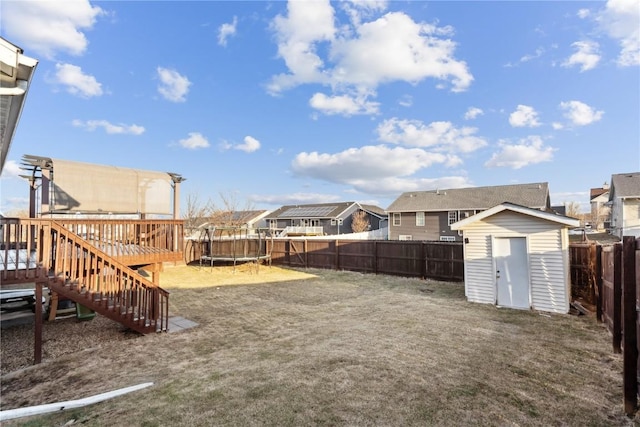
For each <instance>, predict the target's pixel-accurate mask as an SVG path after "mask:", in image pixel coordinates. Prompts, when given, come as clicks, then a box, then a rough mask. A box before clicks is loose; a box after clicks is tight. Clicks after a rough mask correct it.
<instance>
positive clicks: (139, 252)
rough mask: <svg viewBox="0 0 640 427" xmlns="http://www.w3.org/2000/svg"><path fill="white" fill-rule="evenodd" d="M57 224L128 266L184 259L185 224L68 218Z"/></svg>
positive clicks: (169, 221)
mask: <svg viewBox="0 0 640 427" xmlns="http://www.w3.org/2000/svg"><path fill="white" fill-rule="evenodd" d="M55 221H56V222H58V223H60V224H62V225H63V226H64V227H65V228H67V229H68V230H70V231H71V232H73V233H75V234H77V235H79V236H80V237H82V238H83V239H85V240H86V241H87V242H89V243H90V244H92V245H94V246H96V247H98V248H100V249H102V250H103V251H104V252H106V253H107V254H109V255H111V256H112V257H114V258H118V259H119V260H121V261H122V262H124V263H125V264H127V265H142V264H151V263H155V262H167V261H181V260H182V259H183V246H184V221H182V220H170V219H168V220H163V219H153V220H144V219H143V220H110V219H102V220H101V219H66V218H64V219H55Z"/></svg>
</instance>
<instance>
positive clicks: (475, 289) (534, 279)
mask: <svg viewBox="0 0 640 427" xmlns="http://www.w3.org/2000/svg"><path fill="white" fill-rule="evenodd" d="M563 232H566V230H564V229H563V227H562V226H559V225H558V224H554V223H552V222H549V221H544V220H541V219H537V218H533V217H530V216H527V215H522V214H518V213H515V212H508V211H505V212H500V213H498V214H496V215H493V216H491V217H488V218H486V219H485V220H483V221H479V222H477V223H474V224H471V225H469V227H468V228H467V229H465V230H464V236H465V238H468V239H469V243H467V244H465V290H466V294H467V298H468V299H469V301H474V302H486V303H495V301H496V297H495V292H496V283H495V272H494V266H493V256H492V253H491V236H493V237H526V238H527V246H528V256H529V270H530V285H531V306H532V308H534V309H536V310H541V311H548V312H555V313H567V312H568V311H569V300H568V297H569V295H568V285H567V283H568V282H567V273H566V272H567V269H568V265H567V257H566V255H565V253H564V252H565V251H566V248H565V247H564V246H565V245H564V244H563V239H562V233H563Z"/></svg>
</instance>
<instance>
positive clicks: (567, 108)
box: [560, 101, 604, 126]
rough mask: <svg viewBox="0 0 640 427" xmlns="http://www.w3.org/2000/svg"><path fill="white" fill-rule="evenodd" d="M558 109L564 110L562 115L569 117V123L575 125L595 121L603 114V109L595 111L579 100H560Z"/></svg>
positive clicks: (584, 124) (583, 124)
mask: <svg viewBox="0 0 640 427" xmlns="http://www.w3.org/2000/svg"><path fill="white" fill-rule="evenodd" d="M560 109H561V110H563V111H564V112H565V113H564V117H566V118H567V119H569V120H570V121H571V124H573V125H575V126H586V125H589V124H591V123H594V122H597V121H598V120H600V119H601V118H602V116H603V115H604V111H596V110H594V109H593V108H592V107H590V106H589V105H587V104H585V103H584V102H580V101H567V102H561V103H560Z"/></svg>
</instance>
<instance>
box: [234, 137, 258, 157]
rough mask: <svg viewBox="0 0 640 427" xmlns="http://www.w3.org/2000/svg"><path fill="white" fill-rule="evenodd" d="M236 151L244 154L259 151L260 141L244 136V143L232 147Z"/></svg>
mask: <svg viewBox="0 0 640 427" xmlns="http://www.w3.org/2000/svg"><path fill="white" fill-rule="evenodd" d="M234 148H235V149H236V150H240V151H244V152H245V153H253V152H254V151H257V150H259V149H260V141H258V140H257V139H255V138H254V137H252V136H248V135H247V136H245V137H244V142H243V143H242V144H238V145H236V146H235V147H234Z"/></svg>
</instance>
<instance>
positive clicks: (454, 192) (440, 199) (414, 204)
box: [387, 182, 550, 212]
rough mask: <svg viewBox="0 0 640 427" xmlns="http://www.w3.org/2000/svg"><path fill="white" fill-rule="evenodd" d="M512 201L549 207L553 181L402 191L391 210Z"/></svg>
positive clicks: (486, 206) (469, 207)
mask: <svg viewBox="0 0 640 427" xmlns="http://www.w3.org/2000/svg"><path fill="white" fill-rule="evenodd" d="M504 202H509V203H514V204H517V205H522V206H528V207H530V208H535V209H547V208H548V207H549V205H550V202H549V185H548V183H546V182H535V183H530V184H514V185H498V186H491V187H469V188H454V189H447V190H432V191H409V192H406V193H402V195H401V196H400V197H398V198H397V199H396V200H395V201H394V202H393V203H392V204H391V205H390V206H389V207H388V208H387V212H417V211H425V212H430V211H431V212H439V211H448V210H479V209H489V208H491V207H493V206H496V205H498V204H500V203H504Z"/></svg>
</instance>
